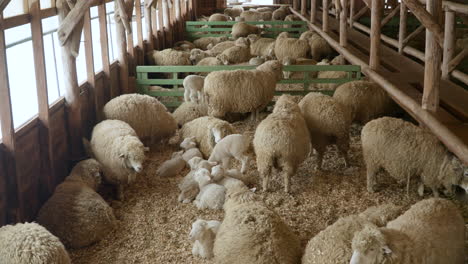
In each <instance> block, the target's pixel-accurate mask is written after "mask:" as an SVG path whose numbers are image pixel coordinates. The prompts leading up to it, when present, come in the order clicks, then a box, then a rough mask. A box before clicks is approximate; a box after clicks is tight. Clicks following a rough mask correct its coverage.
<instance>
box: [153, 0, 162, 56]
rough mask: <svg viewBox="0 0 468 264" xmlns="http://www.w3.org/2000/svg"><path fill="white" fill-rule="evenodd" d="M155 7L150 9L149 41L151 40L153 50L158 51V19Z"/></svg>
mask: <svg viewBox="0 0 468 264" xmlns="http://www.w3.org/2000/svg"><path fill="white" fill-rule="evenodd" d="M156 14H157V13H156V7H155V6H152V7H151V28H152V31H151V39H152V40H153V46H154V49H159V47H160V44H159V39H158V18H157V17H156Z"/></svg>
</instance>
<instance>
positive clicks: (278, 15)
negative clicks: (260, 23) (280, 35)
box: [272, 8, 288, 21]
mask: <svg viewBox="0 0 468 264" xmlns="http://www.w3.org/2000/svg"><path fill="white" fill-rule="evenodd" d="M287 15H288V12H287V11H286V9H284V8H278V9H276V10H275V11H273V14H272V19H273V20H276V21H283V20H284V19H285V18H286V16H287Z"/></svg>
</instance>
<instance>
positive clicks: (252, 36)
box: [247, 34, 260, 44]
mask: <svg viewBox="0 0 468 264" xmlns="http://www.w3.org/2000/svg"><path fill="white" fill-rule="evenodd" d="M247 39H248V40H249V42H250V44H253V43H255V42H256V41H257V40H259V39H260V36H259V35H257V34H250V35H248V36H247Z"/></svg>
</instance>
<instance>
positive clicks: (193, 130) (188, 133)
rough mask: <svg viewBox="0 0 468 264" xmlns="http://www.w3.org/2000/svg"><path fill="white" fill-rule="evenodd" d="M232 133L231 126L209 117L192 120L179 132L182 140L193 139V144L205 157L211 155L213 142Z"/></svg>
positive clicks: (232, 128)
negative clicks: (194, 143)
mask: <svg viewBox="0 0 468 264" xmlns="http://www.w3.org/2000/svg"><path fill="white" fill-rule="evenodd" d="M218 131H219V135H218ZM213 132H216V133H213ZM233 133H234V127H233V126H232V125H231V124H229V123H228V122H226V121H223V120H221V119H218V118H214V117H209V116H205V117H200V118H197V119H194V120H192V121H190V122H188V123H186V124H185V125H184V126H183V127H182V130H181V136H182V137H183V138H187V137H195V142H196V143H197V145H198V146H199V148H200V151H201V152H202V153H203V155H204V156H205V157H209V156H210V155H211V152H212V150H213V148H214V146H215V144H216V141H215V140H218V141H219V140H220V139H221V138H223V137H225V136H227V135H230V134H233ZM217 137H218V138H217Z"/></svg>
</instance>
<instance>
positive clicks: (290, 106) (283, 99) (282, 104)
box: [273, 94, 301, 113]
mask: <svg viewBox="0 0 468 264" xmlns="http://www.w3.org/2000/svg"><path fill="white" fill-rule="evenodd" d="M279 112H296V113H300V112H301V110H300V109H299V106H298V105H297V103H296V102H295V99H294V97H293V96H291V95H289V94H283V95H281V96H280V98H279V99H278V100H277V101H276V103H275V107H274V108H273V113H279Z"/></svg>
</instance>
